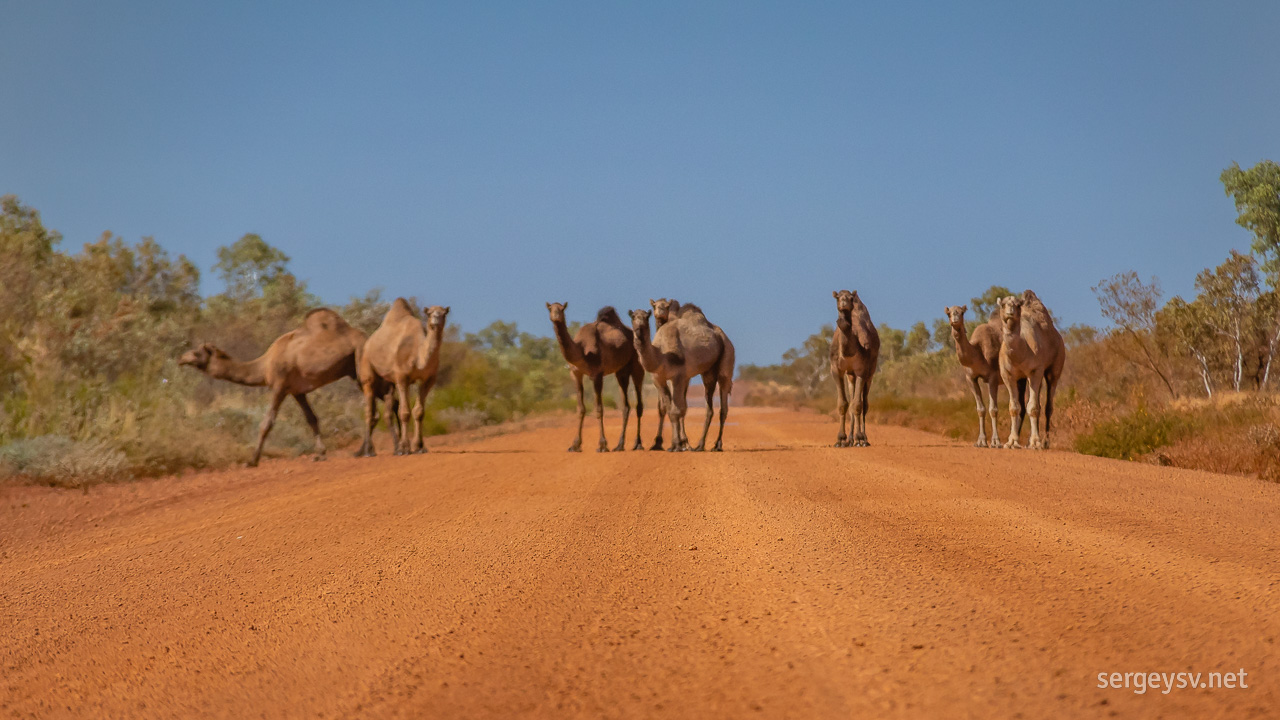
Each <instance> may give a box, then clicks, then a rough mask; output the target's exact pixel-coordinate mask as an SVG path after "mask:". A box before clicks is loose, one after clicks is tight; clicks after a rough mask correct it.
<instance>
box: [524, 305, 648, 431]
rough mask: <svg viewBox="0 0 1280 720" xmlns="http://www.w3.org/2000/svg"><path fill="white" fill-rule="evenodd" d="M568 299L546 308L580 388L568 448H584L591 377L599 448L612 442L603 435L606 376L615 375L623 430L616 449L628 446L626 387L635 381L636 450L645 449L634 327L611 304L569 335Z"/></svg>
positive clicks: (641, 383) (640, 371) (640, 369)
mask: <svg viewBox="0 0 1280 720" xmlns="http://www.w3.org/2000/svg"><path fill="white" fill-rule="evenodd" d="M567 307H569V303H567V302H563V303H547V312H548V313H550V316H551V325H552V327H553V328H555V333H556V341H557V342H559V343H560V352H561V354H563V355H564V359H565V361H566V362H568V363H569V372H570V373H571V374H572V375H573V382H574V384H575V385H577V388H578V434H577V435H576V436H575V437H574V439H573V444H572V445H570V446H569V452H581V451H582V423H583V421H584V420H585V419H586V416H587V405H586V402H585V401H584V398H583V389H582V379H583V378H584V377H589V378H591V386H592V388H594V389H595V391H596V421H597V422H599V424H600V442H599V443H598V444H597V445H596V452H609V443H608V441H607V440H605V436H604V396H603V394H602V393H603V392H604V376H605V375H613V376H614V377H616V378H617V379H618V388H619V389H621V390H622V434H621V435H620V436H618V444H617V445H616V446H614V448H613V450H614V452H621V451H623V450H625V449H626V442H627V419H628V418H629V417H630V415H631V401H630V399H629V398H628V397H627V388H628V387H629V386H630V385H631V384H632V382H634V383H635V387H636V442H635V445H634V446H633V447H632V449H633V450H643V449H644V443H643V442H642V441H641V439H640V421H641V418H643V417H644V368H643V367H641V366H640V361H639V360H637V359H636V350H635V347H634V344H633V343H632V340H631V329H630V328H628V327H627V326H626V325H623V324H622V319H621V318H619V317H618V311H617V310H614V309H613V308H612V307H603V308H600V310H599V312H597V313H596V319H595V322H590V323H587V324H586V325H583V326H582V327H581V328H580V329H579V330H578V332H577V335H576V336H574V337H570V336H569V326H568V325H566V324H565V320H564V311H565V308H567Z"/></svg>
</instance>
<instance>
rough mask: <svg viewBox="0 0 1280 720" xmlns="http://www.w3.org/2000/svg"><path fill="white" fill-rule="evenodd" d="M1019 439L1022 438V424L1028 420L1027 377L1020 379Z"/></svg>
mask: <svg viewBox="0 0 1280 720" xmlns="http://www.w3.org/2000/svg"><path fill="white" fill-rule="evenodd" d="M1018 406H1019V407H1020V408H1022V409H1021V410H1020V411H1018V439H1019V440H1021V439H1022V426H1023V425H1025V424H1026V422H1027V378H1022V379H1021V380H1019V381H1018Z"/></svg>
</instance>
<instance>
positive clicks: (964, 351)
mask: <svg viewBox="0 0 1280 720" xmlns="http://www.w3.org/2000/svg"><path fill="white" fill-rule="evenodd" d="M951 339H952V340H954V341H955V343H956V357H958V358H960V364H961V365H968V364H970V362H971V361H973V360H977V359H978V355H979V354H980V353H978V352H977V348H975V347H974V346H973V343H971V342H969V338H968V337H967V336H966V335H965V334H964V328H963V327H959V328H958V327H956V326H955V325H952V326H951Z"/></svg>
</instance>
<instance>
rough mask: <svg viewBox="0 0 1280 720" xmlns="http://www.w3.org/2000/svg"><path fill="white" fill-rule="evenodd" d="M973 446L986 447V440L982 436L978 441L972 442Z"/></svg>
mask: <svg viewBox="0 0 1280 720" xmlns="http://www.w3.org/2000/svg"><path fill="white" fill-rule="evenodd" d="M973 446H974V447H976V448H984V447H986V446H987V440H986V438H983V439H981V440H979V441H978V442H976V443H974V444H973Z"/></svg>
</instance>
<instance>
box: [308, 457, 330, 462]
mask: <svg viewBox="0 0 1280 720" xmlns="http://www.w3.org/2000/svg"><path fill="white" fill-rule="evenodd" d="M328 459H329V458H327V457H325V456H324V455H316V456H315V457H313V458H311V462H324V461H325V460H328Z"/></svg>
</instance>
